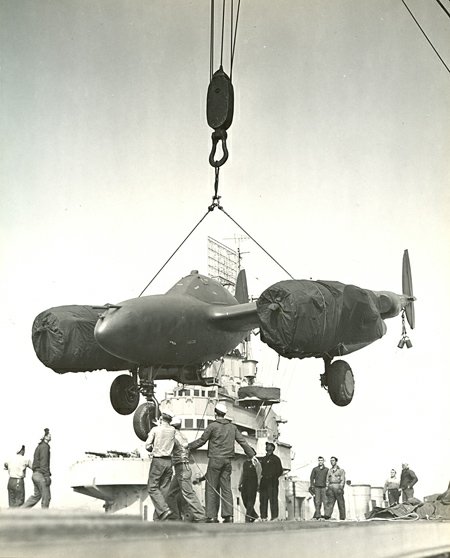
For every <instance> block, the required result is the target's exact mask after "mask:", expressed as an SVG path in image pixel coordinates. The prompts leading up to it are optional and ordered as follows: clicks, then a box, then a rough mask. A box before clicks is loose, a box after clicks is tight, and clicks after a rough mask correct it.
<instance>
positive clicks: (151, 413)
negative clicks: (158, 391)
mask: <svg viewBox="0 0 450 558" xmlns="http://www.w3.org/2000/svg"><path fill="white" fill-rule="evenodd" d="M157 415H158V404H157V403H156V401H147V402H146V403H142V405H139V407H138V408H137V409H136V412H135V413H134V417H133V428H134V432H135V434H136V436H137V437H138V438H139V439H140V440H142V441H143V442H145V440H146V439H147V437H148V433H149V432H150V430H151V429H152V428H153V426H154V425H155V422H156V418H157Z"/></svg>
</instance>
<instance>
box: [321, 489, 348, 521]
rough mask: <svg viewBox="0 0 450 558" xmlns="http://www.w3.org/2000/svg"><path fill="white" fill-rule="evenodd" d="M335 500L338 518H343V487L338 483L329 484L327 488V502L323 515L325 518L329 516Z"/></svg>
mask: <svg viewBox="0 0 450 558" xmlns="http://www.w3.org/2000/svg"><path fill="white" fill-rule="evenodd" d="M336 501H337V504H338V508H339V519H345V500H344V489H343V488H341V487H340V486H339V485H338V484H330V486H329V487H328V488H327V503H326V504H325V517H326V518H327V519H329V518H330V517H331V514H332V513H333V509H334V504H335V503H336Z"/></svg>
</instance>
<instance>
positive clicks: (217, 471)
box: [188, 403, 256, 523]
mask: <svg viewBox="0 0 450 558" xmlns="http://www.w3.org/2000/svg"><path fill="white" fill-rule="evenodd" d="M214 413H215V417H216V420H215V421H213V422H211V423H210V424H208V426H207V427H206V429H205V431H204V432H203V434H202V435H201V436H200V437H199V438H198V439H197V440H194V441H193V442H191V443H190V444H189V445H188V448H189V449H190V450H192V449H197V448H200V447H201V446H203V445H204V444H206V442H208V458H209V459H208V468H207V470H206V475H205V480H206V487H205V504H206V522H207V523H218V519H217V516H218V513H219V500H221V501H222V506H221V513H222V517H223V521H224V523H232V521H233V493H232V491H231V459H232V458H233V457H234V442H235V441H236V442H237V443H238V444H239V445H240V446H241V448H242V449H243V450H244V452H245V453H246V455H247V456H248V457H253V456H255V455H256V452H255V450H254V449H253V448H252V447H251V446H249V444H248V443H247V441H246V440H245V438H244V436H243V435H242V434H241V433H240V432H239V430H238V428H237V426H236V425H235V424H232V423H231V421H230V420H229V419H227V418H226V417H225V415H226V414H227V408H226V406H225V405H224V404H223V403H217V405H216V406H215V408H214ZM255 459H256V457H255Z"/></svg>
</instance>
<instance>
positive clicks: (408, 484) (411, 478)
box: [400, 463, 418, 503]
mask: <svg viewBox="0 0 450 558" xmlns="http://www.w3.org/2000/svg"><path fill="white" fill-rule="evenodd" d="M417 481H418V478H417V475H416V473H415V472H414V471H413V470H412V469H410V468H409V465H408V463H402V472H401V475H400V490H401V491H402V502H403V503H405V502H408V500H410V499H411V498H414V488H413V486H414V485H415V484H416V482H417Z"/></svg>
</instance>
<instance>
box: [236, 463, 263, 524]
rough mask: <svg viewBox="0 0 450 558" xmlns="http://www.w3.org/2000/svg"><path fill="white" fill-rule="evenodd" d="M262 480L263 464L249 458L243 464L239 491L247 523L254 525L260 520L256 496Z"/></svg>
mask: <svg viewBox="0 0 450 558" xmlns="http://www.w3.org/2000/svg"><path fill="white" fill-rule="evenodd" d="M260 480H261V463H260V462H259V461H258V460H255V459H251V458H248V459H246V460H245V461H244V463H243V464H242V472H241V478H240V480H239V490H240V492H241V496H242V503H243V504H244V507H245V522H246V523H253V522H254V521H255V520H256V519H258V518H259V515H258V513H257V512H256V510H255V501H256V494H257V492H258V488H259V483H260Z"/></svg>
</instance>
